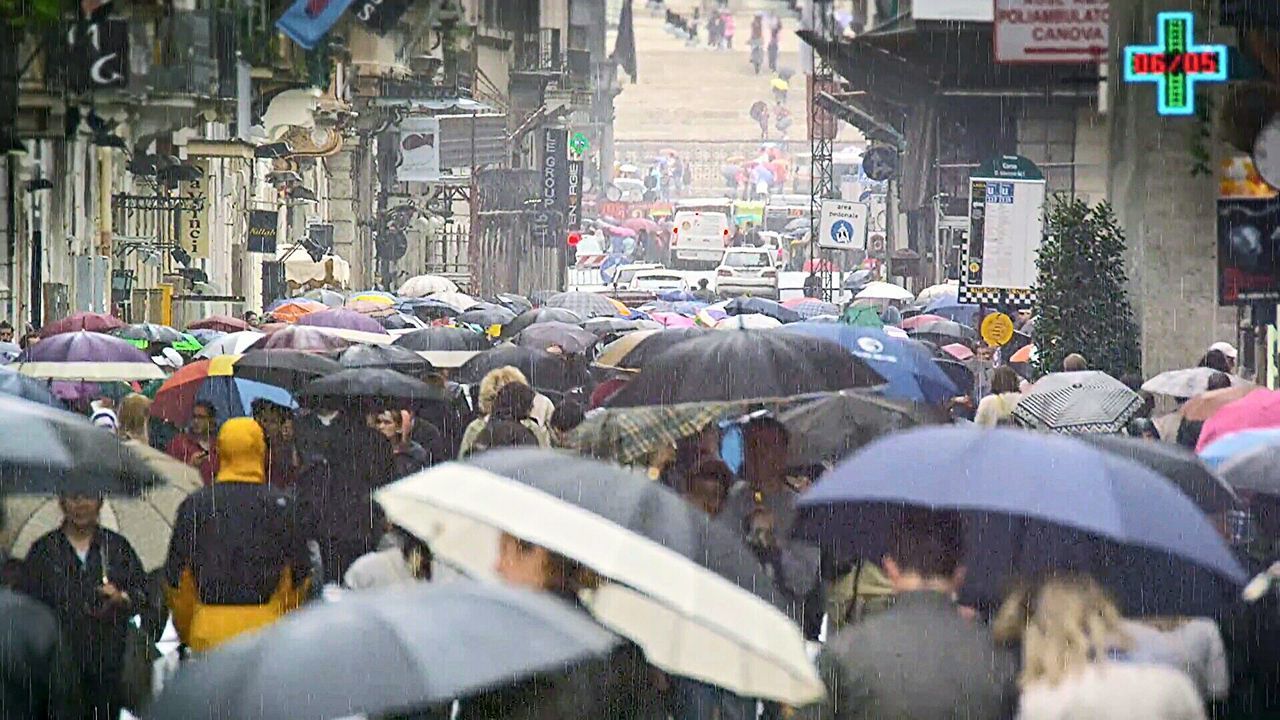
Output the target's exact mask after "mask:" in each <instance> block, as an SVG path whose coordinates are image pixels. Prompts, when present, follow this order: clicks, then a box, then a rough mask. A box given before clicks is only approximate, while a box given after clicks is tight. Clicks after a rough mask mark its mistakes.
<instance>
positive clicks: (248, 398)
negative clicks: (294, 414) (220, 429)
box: [196, 376, 298, 420]
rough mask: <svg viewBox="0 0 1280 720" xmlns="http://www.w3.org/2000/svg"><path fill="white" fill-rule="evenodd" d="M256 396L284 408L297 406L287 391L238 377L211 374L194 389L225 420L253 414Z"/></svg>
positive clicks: (198, 398)
mask: <svg viewBox="0 0 1280 720" xmlns="http://www.w3.org/2000/svg"><path fill="white" fill-rule="evenodd" d="M258 399H263V400H269V401H271V402H273V403H275V404H276V405H282V406H284V407H287V408H296V407H298V403H297V402H295V401H294V399H293V395H291V394H289V391H288V390H285V389H284V388H282V387H277V386H275V385H268V384H267V383H262V382H258V381H257V380H246V379H244V378H238V377H231V376H210V377H209V378H208V379H206V380H205V381H204V384H202V385H201V386H200V389H199V390H197V391H196V400H197V401H200V400H204V401H207V402H210V403H213V407H214V410H215V411H216V413H217V417H219V418H222V419H224V420H225V419H226V418H233V417H246V416H248V415H252V414H253V401H254V400H258Z"/></svg>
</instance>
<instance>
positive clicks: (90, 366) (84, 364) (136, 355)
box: [11, 330, 164, 380]
mask: <svg viewBox="0 0 1280 720" xmlns="http://www.w3.org/2000/svg"><path fill="white" fill-rule="evenodd" d="M11 367H12V368H13V369H15V370H17V371H18V372H20V373H22V374H23V375H31V376H33V377H43V378H49V379H52V380H152V379H160V378H163V377H164V372H162V371H161V370H160V368H158V367H156V365H155V364H154V363H152V362H151V358H150V357H148V356H147V354H146V353H144V352H142V351H141V350H139V349H138V348H136V347H134V346H133V345H131V344H130V343H128V342H126V341H124V340H121V339H120V338H116V337H112V336H110V335H104V334H102V333H96V332H88V331H86V330H80V331H77V332H68V333H62V334H60V335H54V336H53V337H48V338H45V339H43V340H41V341H40V342H38V343H36V344H35V345H32V346H31V347H29V348H27V350H26V351H24V352H23V353H22V354H21V355H19V356H18V359H17V360H15V361H14V363H13V365H12V366H11Z"/></svg>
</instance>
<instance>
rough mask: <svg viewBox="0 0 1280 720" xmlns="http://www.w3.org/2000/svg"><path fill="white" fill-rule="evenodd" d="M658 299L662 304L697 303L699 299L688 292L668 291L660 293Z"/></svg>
mask: <svg viewBox="0 0 1280 720" xmlns="http://www.w3.org/2000/svg"><path fill="white" fill-rule="evenodd" d="M658 299H659V300H661V301H662V302H670V303H677V302H697V300H698V298H697V297H696V296H695V295H694V294H693V293H691V292H689V291H688V290H667V291H666V292H661V293H658Z"/></svg>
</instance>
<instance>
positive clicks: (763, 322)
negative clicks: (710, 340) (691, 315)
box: [715, 313, 782, 330]
mask: <svg viewBox="0 0 1280 720" xmlns="http://www.w3.org/2000/svg"><path fill="white" fill-rule="evenodd" d="M779 327H782V321H780V320H778V319H777V318H772V317H769V316H768V315H761V314H759V313H752V314H750V315H730V316H729V317H726V318H722V319H720V320H717V321H716V325H715V328H716V329H717V330H772V329H774V328H779Z"/></svg>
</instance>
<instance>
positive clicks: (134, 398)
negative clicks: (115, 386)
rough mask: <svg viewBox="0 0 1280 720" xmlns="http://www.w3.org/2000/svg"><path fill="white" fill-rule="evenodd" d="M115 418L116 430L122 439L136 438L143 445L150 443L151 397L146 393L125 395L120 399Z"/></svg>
mask: <svg viewBox="0 0 1280 720" xmlns="http://www.w3.org/2000/svg"><path fill="white" fill-rule="evenodd" d="M116 419H117V422H118V423H119V425H118V427H117V428H116V432H117V433H118V434H119V435H120V437H121V438H122V439H125V440H137V441H138V442H140V443H142V444H143V445H150V444H151V431H150V422H151V399H150V398H148V397H147V396H146V395H139V394H138V393H129V394H128V395H125V396H124V399H123V400H121V401H120V409H119V411H118V413H117V415H116Z"/></svg>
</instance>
